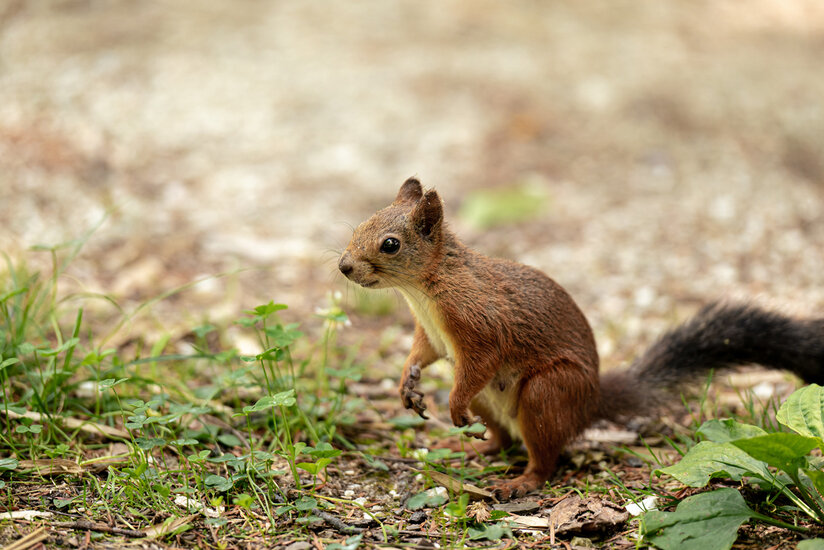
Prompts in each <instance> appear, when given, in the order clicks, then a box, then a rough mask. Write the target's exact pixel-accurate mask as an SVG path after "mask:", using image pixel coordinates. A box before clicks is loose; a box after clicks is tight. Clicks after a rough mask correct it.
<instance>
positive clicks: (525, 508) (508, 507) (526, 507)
mask: <svg viewBox="0 0 824 550" xmlns="http://www.w3.org/2000/svg"><path fill="white" fill-rule="evenodd" d="M540 507H541V504H540V503H539V502H538V501H537V500H527V501H524V502H501V503H499V504H496V505H495V506H493V507H492V508H494V509H495V510H501V511H503V512H508V513H510V514H528V513H530V512H535V511H536V510H538V509H539V508H540Z"/></svg>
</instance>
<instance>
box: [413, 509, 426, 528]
mask: <svg viewBox="0 0 824 550" xmlns="http://www.w3.org/2000/svg"><path fill="white" fill-rule="evenodd" d="M424 521H426V512H424V511H423V510H418V511H417V512H415V513H413V514H412V515H411V516H409V523H411V524H413V525H418V524H420V523H423V522H424Z"/></svg>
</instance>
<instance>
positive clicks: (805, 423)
mask: <svg viewBox="0 0 824 550" xmlns="http://www.w3.org/2000/svg"><path fill="white" fill-rule="evenodd" d="M823 417H824V388H822V387H821V386H819V385H818V384H810V385H809V386H805V387H803V388H801V389H799V390H796V391H795V392H794V393H793V394H792V395H791V396H789V397H788V398H787V400H786V401H785V402H784V403H783V404H782V405H781V408H780V409H778V414H777V415H776V419H777V420H778V421H779V422H781V423H782V424H783V425H785V426H787V427H788V428H789V429H791V430H793V431H794V432H796V433H799V434H801V435H806V436H809V437H817V438H819V439H821V438H824V418H823Z"/></svg>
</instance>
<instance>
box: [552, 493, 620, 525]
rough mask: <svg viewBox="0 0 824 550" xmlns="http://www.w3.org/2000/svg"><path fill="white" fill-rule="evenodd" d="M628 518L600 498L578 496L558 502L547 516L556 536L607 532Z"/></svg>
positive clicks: (617, 506) (612, 504)
mask: <svg viewBox="0 0 824 550" xmlns="http://www.w3.org/2000/svg"><path fill="white" fill-rule="evenodd" d="M628 518H629V514H628V513H627V511H626V510H625V509H624V508H623V507H621V506H619V505H617V504H614V503H612V502H609V501H608V500H603V499H600V498H588V499H583V498H581V497H579V496H578V495H571V496H569V497H567V498H565V499H563V500H562V501H560V502H559V503H558V504H556V505H555V507H554V508H553V509H552V511H551V512H550V516H549V520H550V521H551V522H552V524H553V525H554V527H555V532H556V533H558V534H565V533H567V534H572V533H597V532H603V531H609V530H610V529H613V528H615V527H616V526H618V525H620V524H622V523H624V522H625V521H626V520H627V519H628Z"/></svg>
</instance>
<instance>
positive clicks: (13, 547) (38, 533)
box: [3, 527, 49, 550]
mask: <svg viewBox="0 0 824 550" xmlns="http://www.w3.org/2000/svg"><path fill="white" fill-rule="evenodd" d="M47 538H49V535H48V534H47V533H46V528H45V527H40V528H39V529H35V530H34V531H32V532H31V533H29V534H28V535H26V536H25V537H23V538H22V539H20V540H18V541H15V542H13V543H11V544H9V545H8V546H6V547H5V548H4V549H3V550H26V548H31V547H32V546H34V545H35V544H37V543H39V542H42V541H44V540H45V539H47Z"/></svg>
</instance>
